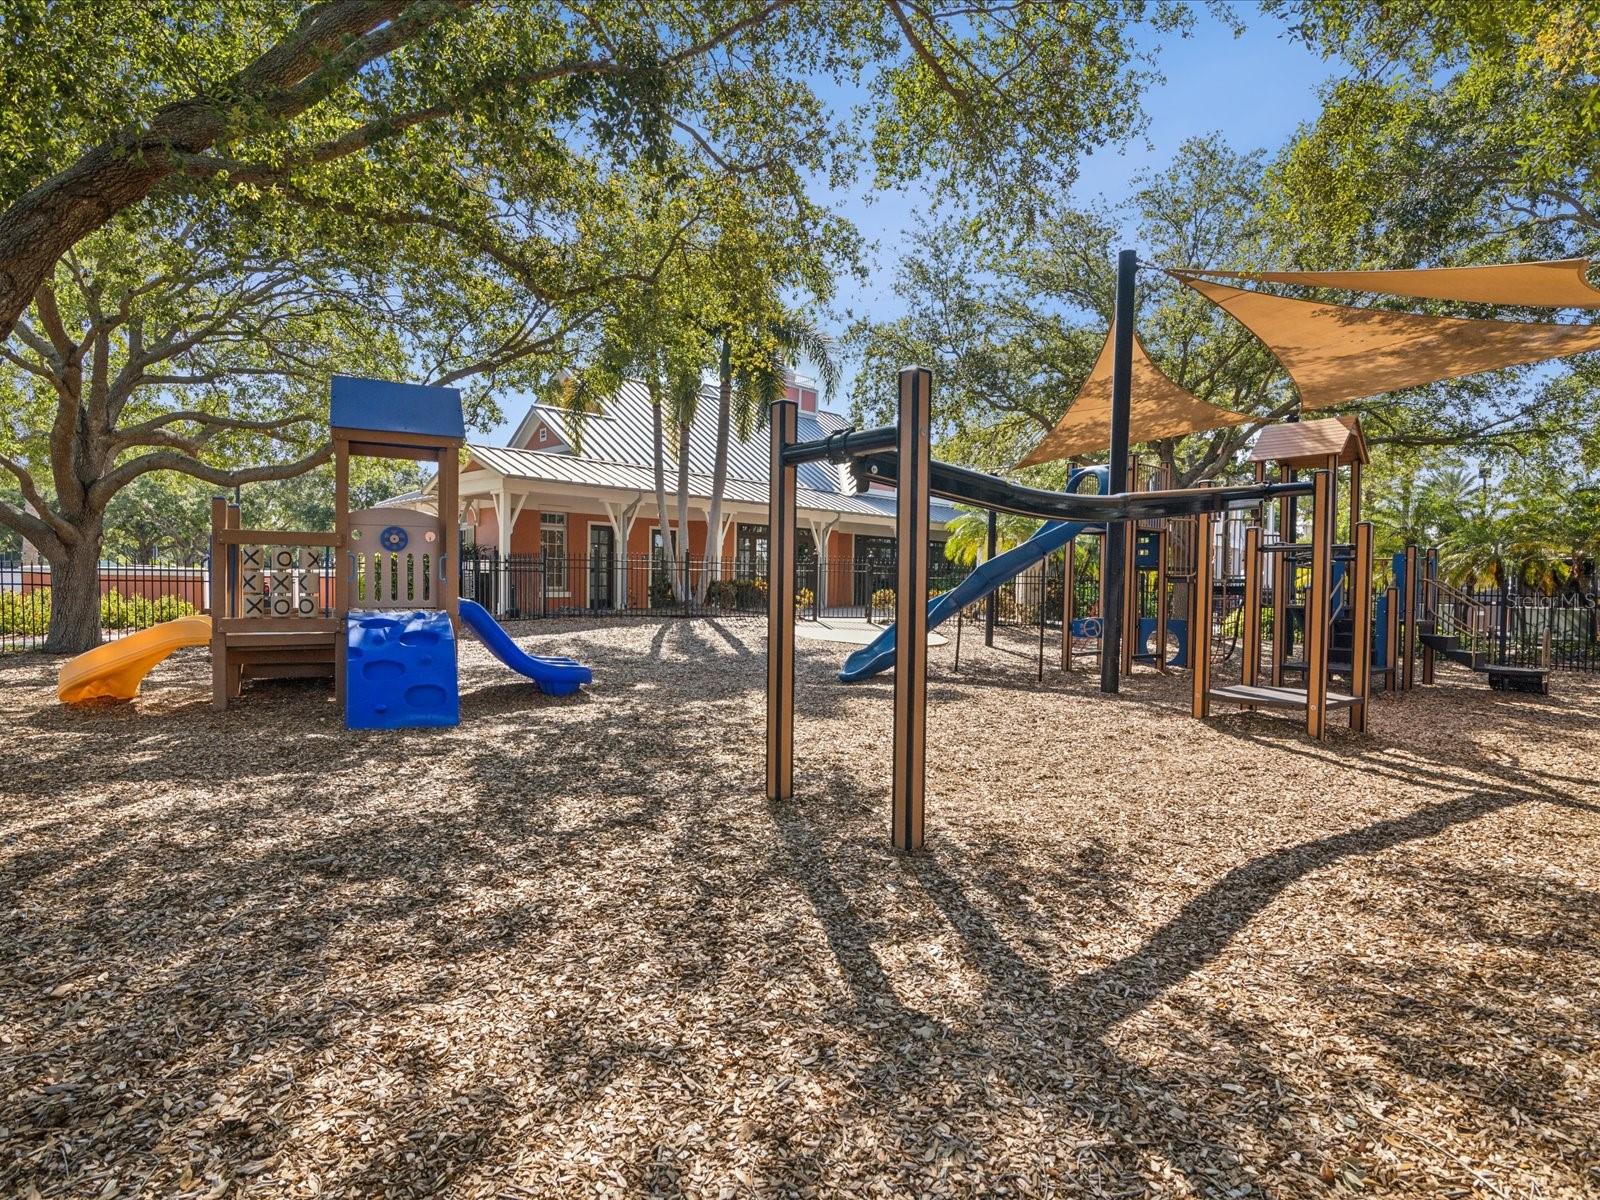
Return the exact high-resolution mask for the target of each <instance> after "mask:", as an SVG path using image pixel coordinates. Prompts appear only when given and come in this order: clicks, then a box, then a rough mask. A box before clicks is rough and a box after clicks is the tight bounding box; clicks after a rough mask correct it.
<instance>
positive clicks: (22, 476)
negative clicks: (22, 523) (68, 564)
mask: <svg viewBox="0 0 1600 1200" xmlns="http://www.w3.org/2000/svg"><path fill="white" fill-rule="evenodd" d="M0 467H4V468H5V469H6V470H8V471H10V472H11V474H12V475H14V476H16V479H17V487H18V489H19V490H20V491H21V492H22V498H23V499H24V500H26V501H27V502H28V503H29V504H31V505H32V506H33V510H34V513H35V514H37V515H36V516H35V517H34V518H33V519H34V520H36V521H38V522H39V523H40V524H41V525H44V526H46V527H47V529H48V530H50V531H53V532H54V533H55V535H56V537H57V538H58V539H59V540H60V541H61V542H62V543H64V544H65V545H69V546H70V545H72V544H74V543H75V542H76V541H77V540H78V531H77V530H76V529H74V528H73V527H72V526H71V525H69V524H67V522H65V521H63V520H62V519H61V518H60V516H58V515H57V514H56V513H55V512H54V511H53V510H52V509H51V508H50V505H49V504H47V503H46V502H45V498H44V497H43V496H42V495H41V494H40V493H39V485H38V483H37V481H36V480H35V479H34V478H33V472H31V471H30V470H28V468H27V467H25V466H23V465H22V464H21V463H20V462H18V461H17V460H16V459H14V458H10V457H8V456H7V455H4V454H0ZM22 515H24V516H26V515H27V514H22ZM32 540H34V541H37V540H38V539H37V538H33V539H32Z"/></svg>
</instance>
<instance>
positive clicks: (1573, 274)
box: [1173, 258, 1600, 308]
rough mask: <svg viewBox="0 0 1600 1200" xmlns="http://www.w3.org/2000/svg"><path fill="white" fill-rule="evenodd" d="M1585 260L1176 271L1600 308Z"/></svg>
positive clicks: (1389, 292) (1417, 294)
mask: <svg viewBox="0 0 1600 1200" xmlns="http://www.w3.org/2000/svg"><path fill="white" fill-rule="evenodd" d="M1588 270H1589V260H1588V259H1587V258H1563V259H1557V260H1555V261H1553V262H1531V263H1506V264H1504V265H1503V266H1495V267H1432V268H1428V269H1426V270H1418V271H1204V270H1194V271H1174V272H1173V274H1174V275H1177V276H1179V277H1180V278H1182V277H1184V276H1189V275H1209V276H1211V277H1213V278H1217V279H1248V280H1251V281H1253V282H1256V283H1296V284H1301V285H1303V286H1305V287H1325V288H1341V289H1343V290H1345V291H1351V292H1375V293H1379V294H1382V295H1385V296H1412V297H1415V298H1417V299H1419V300H1462V301H1466V302H1468V303H1472V304H1512V305H1517V306H1518V307H1530V308H1600V289H1596V288H1593V287H1590V286H1589V280H1588V278H1587V274H1586V273H1587V272H1588Z"/></svg>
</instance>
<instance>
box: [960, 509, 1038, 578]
mask: <svg viewBox="0 0 1600 1200" xmlns="http://www.w3.org/2000/svg"><path fill="white" fill-rule="evenodd" d="M945 528H946V529H947V530H948V531H949V534H950V536H949V538H948V540H946V542H945V544H944V556H945V558H947V559H949V560H950V561H951V562H953V563H955V564H957V565H958V566H963V567H974V566H977V564H978V560H979V557H980V556H981V555H982V554H983V553H984V552H985V551H986V550H987V549H988V545H989V514H988V512H987V510H984V509H976V508H963V509H961V510H960V513H959V514H958V515H957V516H956V518H955V519H954V520H953V521H951V522H950V524H949V525H947V526H946V527H945ZM1038 529H1039V522H1038V521H1035V520H1030V519H1029V518H1027V517H1018V516H1013V515H1012V514H1011V513H1001V514H1000V515H999V517H998V518H997V519H996V522H995V552H996V553H997V554H1004V553H1005V552H1006V551H1007V550H1010V549H1011V548H1012V547H1013V546H1018V545H1021V544H1022V543H1023V542H1025V541H1027V540H1028V539H1029V538H1030V537H1032V536H1033V535H1034V534H1035V533H1036V532H1037V531H1038Z"/></svg>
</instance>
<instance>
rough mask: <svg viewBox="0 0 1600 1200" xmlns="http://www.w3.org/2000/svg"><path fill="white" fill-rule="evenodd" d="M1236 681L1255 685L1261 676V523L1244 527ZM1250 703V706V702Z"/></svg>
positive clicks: (1251, 685) (1248, 685)
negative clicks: (1241, 618) (1240, 655)
mask: <svg viewBox="0 0 1600 1200" xmlns="http://www.w3.org/2000/svg"><path fill="white" fill-rule="evenodd" d="M1241 640H1242V646H1241V650H1242V651H1243V654H1244V657H1243V658H1242V659H1241V660H1240V668H1239V672H1240V673H1239V682H1240V683H1242V684H1244V686H1245V687H1255V686H1256V684H1257V683H1259V682H1260V678H1261V674H1260V673H1261V526H1259V525H1251V526H1250V527H1249V528H1247V529H1246V530H1245V531H1244V630H1243V637H1242V639H1241ZM1251 707H1253V706H1251Z"/></svg>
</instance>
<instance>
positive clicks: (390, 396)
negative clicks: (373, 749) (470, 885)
mask: <svg viewBox="0 0 1600 1200" xmlns="http://www.w3.org/2000/svg"><path fill="white" fill-rule="evenodd" d="M329 408H330V425H331V427H332V428H331V435H332V440H333V470H334V475H333V478H334V486H333V492H334V495H333V502H334V522H333V529H332V531H330V532H328V533H317V532H313V531H310V530H297V529H243V528H241V527H240V524H241V522H240V516H239V508H238V506H237V505H232V504H229V503H227V501H225V500H223V499H221V498H218V499H216V500H213V501H212V504H211V580H210V587H209V595H208V597H207V599H208V603H209V607H210V613H209V615H206V616H194V617H185V618H183V619H182V620H180V621H167V622H165V623H163V624H161V625H157V626H155V627H154V628H152V629H145V630H141V631H139V632H138V633H135V634H132V635H130V636H128V637H126V638H120V639H118V640H117V641H115V642H110V643H107V644H106V645H103V646H97V647H96V648H95V649H93V650H91V651H89V652H88V653H87V654H81V655H79V656H78V657H77V658H74V659H73V660H71V661H70V662H68V663H67V664H66V665H65V666H64V667H63V668H62V670H61V676H60V679H59V681H58V683H57V688H56V694H57V695H58V696H59V697H60V699H61V700H62V702H63V703H67V704H78V703H84V702H87V701H90V700H131V699H133V698H134V697H135V696H137V695H138V693H139V687H140V684H141V682H142V681H143V679H144V677H145V675H146V674H147V673H148V672H149V671H150V669H151V668H152V667H154V666H155V665H156V664H157V663H159V662H161V661H162V660H163V659H165V658H166V657H167V656H168V655H170V654H172V653H173V652H174V651H175V650H179V649H182V648H184V647H186V646H199V645H209V646H210V647H211V684H212V687H211V694H212V703H213V704H215V705H216V707H217V708H226V707H227V706H228V703H229V701H231V700H236V699H238V698H239V695H240V693H241V691H242V690H243V688H244V685H245V684H246V683H247V682H249V681H250V680H252V679H303V678H312V679H327V680H328V681H329V682H330V683H331V684H332V686H333V691H334V695H335V697H336V698H337V700H338V702H339V705H340V707H341V708H342V709H343V711H344V720H345V725H346V726H347V727H348V728H351V729H414V728H437V727H448V726H452V725H456V724H458V723H459V721H460V719H461V709H460V694H459V688H458V679H457V670H456V667H457V664H456V643H457V640H458V634H459V633H460V630H461V627H462V625H463V624H465V625H466V626H467V627H468V628H470V629H471V630H472V632H473V633H474V634H476V635H477V637H478V640H479V641H481V642H482V643H483V645H484V647H485V649H487V650H488V651H489V653H490V654H492V655H493V656H494V657H495V658H497V659H499V660H500V661H501V662H502V663H504V664H505V665H506V666H507V667H510V668H511V669H512V670H513V671H516V672H517V673H518V674H520V675H523V676H525V677H527V678H528V679H530V680H532V681H533V682H534V683H535V684H536V685H537V686H538V688H539V690H540V691H542V692H544V693H545V694H546V695H550V696H570V695H572V694H574V693H575V692H577V691H578V689H579V688H581V687H583V686H584V685H585V684H588V683H591V682H593V673H592V672H591V671H590V670H589V668H588V667H586V666H584V665H583V664H582V663H579V662H575V661H573V660H572V659H570V658H559V657H546V656H543V655H534V654H529V653H527V652H526V651H525V650H523V649H522V648H521V647H519V646H518V645H517V644H516V641H515V640H514V639H513V638H512V637H511V635H510V634H509V633H507V632H506V631H505V630H504V629H502V628H501V627H500V625H499V623H498V622H497V621H496V620H495V619H494V617H492V616H491V615H490V614H489V612H488V610H486V609H484V608H482V607H481V606H480V605H478V604H475V603H473V602H472V601H470V600H466V601H463V600H462V599H461V598H460V596H459V594H458V592H459V587H460V584H459V580H460V573H459V572H460V567H459V564H458V561H457V553H458V548H459V537H460V525H459V522H458V520H457V516H458V511H459V508H460V503H459V497H460V470H461V465H460V464H461V453H460V452H461V446H462V444H463V442H464V441H465V440H466V428H465V424H464V422H463V420H462V414H461V394H460V393H459V392H458V391H456V389H455V388H445V387H425V386H421V385H418V384H410V383H390V382H388V381H385V380H381V379H354V378H349V377H346V376H335V377H334V379H333V386H332V395H331V399H330V404H329ZM362 457H366V458H406V459H417V460H420V461H424V462H432V463H434V464H435V467H436V470H437V475H436V476H435V482H436V490H435V497H436V501H437V507H436V512H435V513H427V512H420V511H417V510H414V509H408V508H369V509H362V510H360V511H358V512H352V511H350V463H351V460H352V459H355V458H362Z"/></svg>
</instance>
